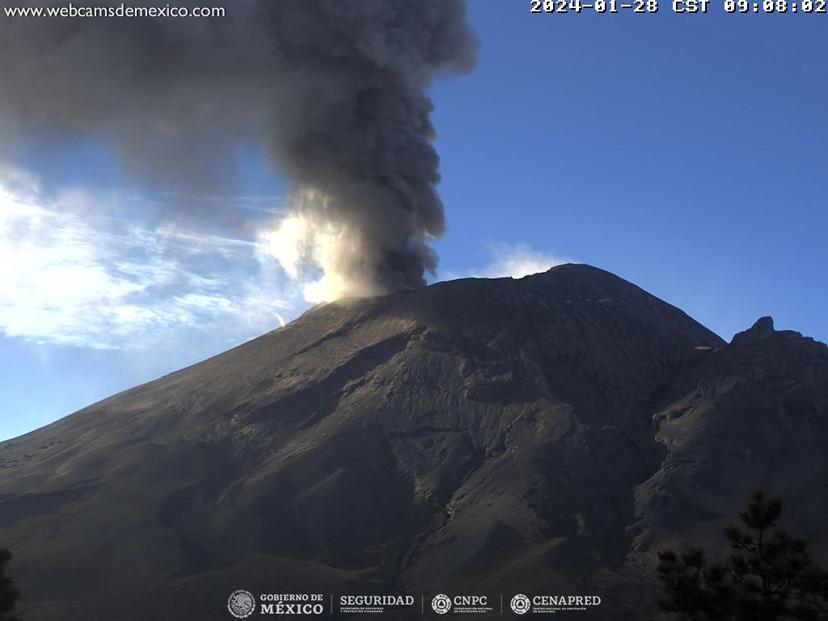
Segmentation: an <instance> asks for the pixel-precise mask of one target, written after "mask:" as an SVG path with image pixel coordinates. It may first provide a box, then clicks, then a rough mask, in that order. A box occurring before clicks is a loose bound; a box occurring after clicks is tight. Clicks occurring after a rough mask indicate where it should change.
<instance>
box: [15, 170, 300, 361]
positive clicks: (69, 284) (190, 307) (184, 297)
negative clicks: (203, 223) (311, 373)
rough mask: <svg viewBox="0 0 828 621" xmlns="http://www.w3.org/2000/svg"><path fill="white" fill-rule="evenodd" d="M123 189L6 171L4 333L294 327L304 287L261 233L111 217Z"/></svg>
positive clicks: (134, 335) (206, 333) (128, 333)
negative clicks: (59, 189) (74, 186)
mask: <svg viewBox="0 0 828 621" xmlns="http://www.w3.org/2000/svg"><path fill="white" fill-rule="evenodd" d="M106 200H116V199H115V198H113V197H106V196H103V197H102V196H95V195H93V194H90V193H87V192H83V191H72V192H64V193H62V194H58V195H56V196H47V195H46V194H45V193H44V192H42V191H41V189H40V187H39V186H38V183H37V180H36V179H34V178H32V177H30V176H27V175H25V174H24V173H20V172H19V171H8V170H7V171H0V265H2V266H3V267H2V270H0V333H2V334H4V335H6V336H7V337H17V338H22V339H26V340H31V341H37V342H44V343H53V344H60V345H73V346H79V347H89V348H96V349H146V348H149V347H153V346H154V345H155V344H157V343H159V342H166V343H168V342H169V340H170V339H171V338H172V339H174V340H176V342H179V343H182V344H183V343H186V342H187V341H188V340H192V339H194V338H197V337H207V338H209V339H212V340H216V339H221V340H222V342H233V341H239V340H244V339H246V338H250V337H252V336H255V335H257V334H260V333H262V332H265V331H267V330H270V329H273V328H275V327H278V326H279V325H282V324H284V318H283V316H284V315H285V314H288V315H289V314H291V312H292V311H293V312H295V311H296V309H297V306H296V304H297V302H298V301H299V298H298V295H299V293H298V290H297V289H296V288H295V287H294V285H293V284H292V283H291V282H290V281H289V280H288V279H286V278H285V275H284V273H283V272H282V271H281V270H280V268H279V267H278V265H277V264H276V262H275V261H274V260H273V259H272V257H271V256H270V255H269V254H268V253H267V252H265V251H264V250H263V248H262V245H261V244H260V243H259V242H258V241H257V240H256V239H255V238H254V239H238V238H234V237H224V236H220V235H216V234H206V233H202V232H198V231H192V230H185V229H181V228H178V227H176V226H175V225H172V224H168V225H164V226H155V227H153V228H150V227H148V226H147V225H141V224H136V223H135V222H134V221H130V219H129V218H124V219H123V221H121V220H119V219H117V218H113V217H111V216H110V217H104V216H102V215H101V214H104V213H107V209H103V208H102V207H101V203H102V202H105V201H106Z"/></svg>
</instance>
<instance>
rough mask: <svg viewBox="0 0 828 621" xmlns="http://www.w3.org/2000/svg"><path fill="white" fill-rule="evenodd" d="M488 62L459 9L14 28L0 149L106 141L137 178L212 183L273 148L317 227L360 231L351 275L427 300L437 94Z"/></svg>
mask: <svg viewBox="0 0 828 621" xmlns="http://www.w3.org/2000/svg"><path fill="white" fill-rule="evenodd" d="M24 1H27V0H24ZM43 1H44V0H32V2H31V5H32V6H35V5H37V6H40V5H42V4H43ZM23 3H24V2H19V3H18V4H21V5H22V4H23ZM188 4H189V3H188V2H184V3H181V5H188ZM203 4H204V3H203V1H201V0H199V3H198V5H199V6H200V5H203ZM55 5H56V6H57V5H58V4H57V3H55ZM475 49H476V45H475V41H474V38H473V35H472V34H471V32H470V29H469V26H468V24H467V21H466V7H465V3H464V2H463V1H462V0H269V1H266V0H256V1H252V0H233V1H232V2H230V3H228V4H227V16H226V17H225V18H213V19H180V18H179V19H174V18H168V19H141V18H137V19H114V20H113V19H71V18H65V19H61V18H42V19H37V18H27V19H24V18H16V19H11V18H7V19H4V20H2V21H0V59H2V62H0V136H2V137H0V150H2V152H3V154H4V157H6V158H13V157H14V150H15V148H16V146H18V145H19V144H21V143H22V142H25V140H26V139H27V137H28V136H30V135H31V134H32V133H33V132H37V131H41V130H43V129H44V128H48V129H49V130H50V131H55V130H56V131H59V132H65V133H67V134H70V135H71V134H81V135H89V136H95V137H99V138H100V139H102V140H104V141H107V142H108V143H110V144H111V145H112V147H113V148H114V149H115V150H116V151H117V152H118V153H119V154H120V156H121V157H122V158H123V160H124V161H125V162H126V163H127V164H128V165H129V166H130V167H131V168H132V169H133V170H135V171H137V172H139V173H141V174H146V175H151V176H153V177H156V178H162V179H163V178H166V179H176V180H181V179H185V180H187V181H188V182H190V183H193V184H196V185H199V184H200V185H207V184H209V183H211V182H212V181H214V180H216V179H221V176H222V174H223V171H224V170H225V168H224V166H223V164H224V163H225V161H226V158H227V156H228V154H229V153H232V151H233V149H234V148H235V147H236V146H237V145H238V144H241V143H249V142H262V143H264V144H266V146H267V149H268V150H269V153H270V154H271V156H272V159H273V162H274V164H275V165H276V166H277V167H278V169H279V170H280V171H281V172H282V173H283V174H285V175H286V176H287V178H288V179H290V181H291V182H292V183H293V185H294V189H295V190H296V192H297V194H300V195H302V196H303V197H304V199H303V200H302V201H301V205H302V207H301V209H302V210H303V211H304V212H305V213H306V215H308V217H309V220H310V221H311V222H327V223H330V224H333V225H336V226H341V227H344V228H345V229H347V230H348V231H350V232H351V233H350V234H349V235H348V238H347V239H348V244H349V245H350V246H354V245H356V246H357V248H353V247H352V248H351V249H350V252H348V253H347V257H348V260H347V261H344V263H346V264H344V265H340V270H341V271H342V272H343V275H344V277H345V278H346V279H347V277H348V273H349V272H353V273H354V275H355V276H358V277H359V279H361V280H363V281H364V280H369V281H372V282H374V283H376V285H377V287H376V289H377V290H392V289H400V288H405V287H416V286H420V285H422V284H423V283H424V279H423V276H424V273H425V272H426V271H428V270H433V269H434V267H435V265H436V258H435V256H434V254H433V252H432V250H431V249H430V247H429V246H428V242H429V239H431V238H432V237H437V236H439V235H441V234H442V233H443V231H444V228H445V221H444V214H443V206H442V203H441V201H440V198H439V196H438V195H437V192H436V189H435V186H436V184H437V182H438V181H439V174H438V157H437V154H436V152H435V150H434V146H433V138H434V128H433V126H432V123H431V119H430V115H431V110H432V104H431V101H430V99H429V97H428V95H427V89H428V87H429V85H430V83H431V81H432V79H433V78H434V77H435V76H438V75H440V74H443V73H449V72H462V71H466V70H469V69H470V68H471V67H472V65H473V63H474V57H475ZM343 256H344V255H343Z"/></svg>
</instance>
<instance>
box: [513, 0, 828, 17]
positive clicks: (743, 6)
mask: <svg viewBox="0 0 828 621" xmlns="http://www.w3.org/2000/svg"><path fill="white" fill-rule="evenodd" d="M667 2H669V3H670V9H671V10H672V12H673V13H691V14H693V13H698V14H705V13H708V12H710V10H711V0H667ZM826 2H828V0H759V1H753V0H723V2H721V8H722V11H723V12H724V13H729V14H739V13H765V14H771V13H779V14H786V15H793V14H804V15H808V14H825V13H826ZM665 4H666V2H665ZM717 4H718V3H717ZM659 8H660V2H659V0H632V2H630V1H627V0H593V1H592V2H583V0H530V1H529V12H530V13H536V14H547V15H551V14H554V13H581V12H583V11H592V12H595V13H622V12H624V13H646V14H654V13H658V11H659Z"/></svg>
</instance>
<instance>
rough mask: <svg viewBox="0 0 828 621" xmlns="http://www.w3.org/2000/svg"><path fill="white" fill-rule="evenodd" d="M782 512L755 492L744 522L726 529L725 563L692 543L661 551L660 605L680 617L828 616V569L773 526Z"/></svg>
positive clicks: (766, 619)
mask: <svg viewBox="0 0 828 621" xmlns="http://www.w3.org/2000/svg"><path fill="white" fill-rule="evenodd" d="M781 514H782V503H781V501H779V500H770V501H766V500H765V497H764V495H763V494H762V493H761V492H756V493H755V494H754V495H753V497H752V498H751V499H750V502H749V503H748V505H747V507H746V508H745V510H744V511H743V512H742V513H741V514H740V517H741V521H742V526H741V527H730V528H727V529H725V536H726V537H727V541H728V543H729V544H730V555H729V556H728V558H727V559H726V560H725V561H724V562H723V563H719V564H715V563H714V564H708V562H707V559H706V557H705V554H704V551H703V550H701V549H698V548H694V549H691V550H689V551H688V552H686V553H684V554H682V556H681V558H679V557H678V556H677V555H676V554H675V552H673V551H672V550H665V551H663V552H660V553H659V555H658V558H659V565H658V571H659V575H660V577H661V581H662V586H663V589H664V597H663V598H662V599H661V600H660V601H659V606H660V607H661V608H662V609H663V610H666V611H669V612H673V613H676V615H677V619H678V620H679V621H788V620H805V621H828V572H825V571H824V570H822V569H820V568H819V567H818V566H817V565H816V564H815V563H814V562H813V561H812V559H811V556H810V554H809V553H808V546H807V544H806V543H805V542H804V541H801V540H799V539H794V538H792V537H790V536H789V535H787V534H786V533H784V532H782V531H780V530H779V529H777V528H776V522H777V520H778V519H779V516H780V515H781Z"/></svg>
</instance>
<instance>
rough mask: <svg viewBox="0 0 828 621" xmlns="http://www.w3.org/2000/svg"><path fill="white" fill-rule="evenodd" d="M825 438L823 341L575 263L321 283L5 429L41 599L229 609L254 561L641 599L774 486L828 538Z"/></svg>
mask: <svg viewBox="0 0 828 621" xmlns="http://www.w3.org/2000/svg"><path fill="white" fill-rule="evenodd" d="M826 447H828V348H826V347H825V345H822V344H820V343H817V342H814V341H813V340H811V339H807V338H803V337H802V336H800V335H799V334H797V333H793V332H775V331H774V330H773V325H772V322H771V321H770V320H769V319H764V320H760V321H759V322H757V324H756V325H755V326H754V327H753V328H752V329H750V330H748V331H747V332H744V333H742V334H740V335H738V336H737V337H736V338H734V340H733V342H732V343H731V344H725V343H724V342H722V341H721V340H720V339H719V338H718V337H717V336H716V335H714V334H713V333H711V332H710V331H709V330H707V329H705V328H704V327H703V326H701V325H699V324H698V323H696V322H695V321H693V320H692V319H690V318H689V317H688V316H687V315H685V314H684V313H682V312H681V311H679V310H678V309H676V308H674V307H672V306H670V305H668V304H665V303H664V302H662V301H660V300H658V299H656V298H654V297H653V296H651V295H649V294H647V293H645V292H644V291H642V290H640V289H639V288H637V287H635V286H633V285H631V284H630V283H628V282H625V281H623V280H621V279H619V278H617V277H615V276H613V275H611V274H609V273H607V272H604V271H601V270H598V269H595V268H591V267H588V266H583V265H565V266H561V267H558V268H555V269H553V270H551V271H549V272H547V273H545V274H540V275H537V276H532V277H529V278H524V279H522V280H519V281H515V280H511V279H501V280H460V281H454V282H449V283H441V284H438V285H434V286H431V287H428V288H425V289H420V290H417V291H414V292H410V293H404V294H396V295H391V296H386V297H381V298H374V299H364V300H356V301H346V302H341V303H335V304H328V305H325V306H321V307H318V308H316V309H314V310H312V311H310V312H308V313H307V314H305V315H304V316H303V317H301V318H300V319H298V320H297V321H295V322H293V323H291V324H290V325H288V326H287V327H285V328H282V329H279V330H276V331H275V332H272V333H270V334H267V335H265V336H263V337H261V338H259V339H256V340H254V341H251V342H249V343H247V344H245V345H243V346H241V347H238V348H236V349H234V350H232V351H229V352H227V353H225V354H223V355H221V356H218V357H216V358H213V359H211V360H208V361H206V362H204V363H202V364H199V365H196V366H194V367H191V368H188V369H185V370H183V371H180V372H178V373H174V374H172V375H169V376H166V377H164V378H162V379H160V380H158V381H156V382H153V383H150V384H147V385H145V386H141V387H139V388H136V389H133V390H130V391H128V392H125V393H122V394H120V395H117V396H115V397H112V398H110V399H108V400H106V401H103V402H101V403H98V404H96V405H93V406H91V407H89V408H87V409H85V410H82V411H81V412H78V413H76V414H74V415H72V416H70V417H68V418H66V419H64V420H62V421H60V422H58V423H55V424H53V425H51V426H49V427H46V428H44V429H41V430H39V431H37V432H34V433H32V434H29V435H27V436H24V437H22V438H19V439H17V440H13V441H10V442H6V443H3V444H0V544H2V545H4V546H7V547H9V548H11V550H12V551H13V552H14V554H15V559H16V560H15V562H14V563H13V570H14V571H15V574H16V575H15V577H16V579H17V582H18V584H19V586H20V588H21V591H22V592H23V600H22V603H23V606H24V612H25V613H26V618H27V619H28V620H29V621H39V620H44V621H45V620H47V619H48V620H51V619H65V620H68V621H73V620H76V619H77V620H80V619H150V618H151V619H182V618H193V619H196V618H197V619H226V618H229V616H228V614H227V611H226V599H227V595H228V594H229V593H230V591H232V590H234V589H237V588H248V589H250V590H252V591H254V592H321V593H344V592H359V593H390V592H409V593H418V594H419V593H433V592H435V591H438V592H452V591H455V592H470V591H473V592H485V591H488V592H490V593H501V592H502V593H504V594H508V593H515V592H524V593H556V594H562V593H577V594H599V595H601V596H602V598H603V600H604V603H603V604H602V605H601V606H600V607H599V609H597V610H596V611H595V612H594V614H592V615H591V616H590V618H605V619H623V618H630V619H639V618H646V617H647V616H649V615H650V614H651V613H652V612H653V611H654V600H655V595H656V590H657V585H656V586H654V583H653V574H652V565H651V562H652V558H653V556H654V554H655V552H656V551H657V550H658V549H659V547H660V546H661V545H663V544H665V543H666V544H675V543H676V542H677V541H679V540H681V541H694V542H705V541H709V540H711V538H715V539H716V540H717V541H718V540H720V537H719V535H720V533H721V527H722V524H723V523H725V522H731V521H733V518H734V517H735V515H736V510H737V509H738V508H739V507H740V506H741V505H742V504H743V502H744V500H745V499H746V498H747V496H748V495H749V494H750V492H751V491H753V489H754V488H757V487H761V488H762V489H764V490H765V491H766V492H768V493H770V494H773V495H779V496H781V497H783V498H784V499H785V500H786V515H785V518H787V521H785V522H784V523H783V526H787V527H788V528H789V530H791V531H793V532H794V533H795V534H797V535H800V536H802V537H805V538H806V539H808V540H809V541H811V542H813V545H815V549H814V551H815V553H816V556H817V558H818V559H819V558H822V559H824V558H825V553H826V552H827V551H828V449H826ZM584 616H585V615H582V616H581V617H580V618H583V617H584Z"/></svg>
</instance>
